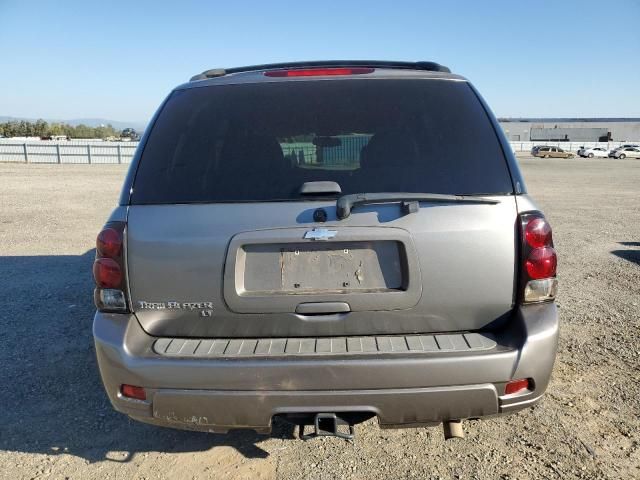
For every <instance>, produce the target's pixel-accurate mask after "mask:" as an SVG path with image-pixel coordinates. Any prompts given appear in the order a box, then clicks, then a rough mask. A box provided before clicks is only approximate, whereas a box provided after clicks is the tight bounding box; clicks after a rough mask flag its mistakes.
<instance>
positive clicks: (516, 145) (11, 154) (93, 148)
mask: <svg viewBox="0 0 640 480" xmlns="http://www.w3.org/2000/svg"><path fill="white" fill-rule="evenodd" d="M510 143H511V148H512V149H513V151H515V152H529V151H530V150H531V148H532V147H533V146H534V145H550V146H557V147H560V148H562V149H563V150H567V151H572V152H576V151H577V150H578V149H579V148H580V147H582V146H585V147H603V148H607V149H612V148H616V147H619V146H620V145H624V144H640V141H639V142H510ZM137 147H138V142H103V141H95V140H72V141H61V142H58V141H51V140H41V141H37V140H32V141H27V142H25V141H17V140H12V139H10V138H7V139H0V162H17V163H85V164H91V163H101V164H104V163H114V164H118V163H129V162H131V159H132V158H133V154H134V153H135V151H136V148H137Z"/></svg>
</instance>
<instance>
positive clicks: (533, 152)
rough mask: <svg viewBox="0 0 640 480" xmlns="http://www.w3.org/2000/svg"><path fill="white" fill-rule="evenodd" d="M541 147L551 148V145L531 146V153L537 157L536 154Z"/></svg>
mask: <svg viewBox="0 0 640 480" xmlns="http://www.w3.org/2000/svg"><path fill="white" fill-rule="evenodd" d="M541 148H551V147H549V146H548V145H534V146H533V147H531V155H533V156H534V157H535V156H536V154H537V153H538V150H540V149H541Z"/></svg>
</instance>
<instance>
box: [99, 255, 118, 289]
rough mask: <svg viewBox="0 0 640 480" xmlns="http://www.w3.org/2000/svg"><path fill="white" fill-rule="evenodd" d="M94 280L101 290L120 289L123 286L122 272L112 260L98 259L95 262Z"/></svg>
mask: <svg viewBox="0 0 640 480" xmlns="http://www.w3.org/2000/svg"><path fill="white" fill-rule="evenodd" d="M93 278H94V279H95V281H96V285H97V286H98V287H100V288H118V287H120V285H121V284H122V270H121V269H120V265H118V262H116V261H115V260H113V259H112V258H96V261H95V262H93Z"/></svg>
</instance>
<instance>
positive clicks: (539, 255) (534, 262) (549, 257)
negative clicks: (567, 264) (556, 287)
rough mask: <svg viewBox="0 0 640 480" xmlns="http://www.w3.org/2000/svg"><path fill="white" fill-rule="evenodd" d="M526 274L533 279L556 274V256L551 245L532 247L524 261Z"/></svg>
mask: <svg viewBox="0 0 640 480" xmlns="http://www.w3.org/2000/svg"><path fill="white" fill-rule="evenodd" d="M525 266H526V268H527V274H528V275H529V278H531V279H533V280H539V279H541V278H550V277H555V276H556V268H557V266H558V257H557V256H556V251H555V250H554V249H553V248H552V247H542V248H534V249H533V250H531V253H529V258H527V261H526V263H525Z"/></svg>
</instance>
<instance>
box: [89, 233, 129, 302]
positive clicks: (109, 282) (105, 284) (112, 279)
mask: <svg viewBox="0 0 640 480" xmlns="http://www.w3.org/2000/svg"><path fill="white" fill-rule="evenodd" d="M124 229H125V223H124V222H110V223H108V224H107V225H106V226H105V227H104V228H103V229H102V231H101V232H100V233H99V234H98V238H97V239H96V259H95V262H94V263H93V278H94V279H95V282H96V289H95V291H94V294H93V299H94V302H95V304H96V307H97V308H98V310H100V311H102V312H126V311H127V310H128V307H127V295H126V291H127V288H126V283H127V281H126V280H127V279H126V270H125V265H124V248H123V242H124Z"/></svg>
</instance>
